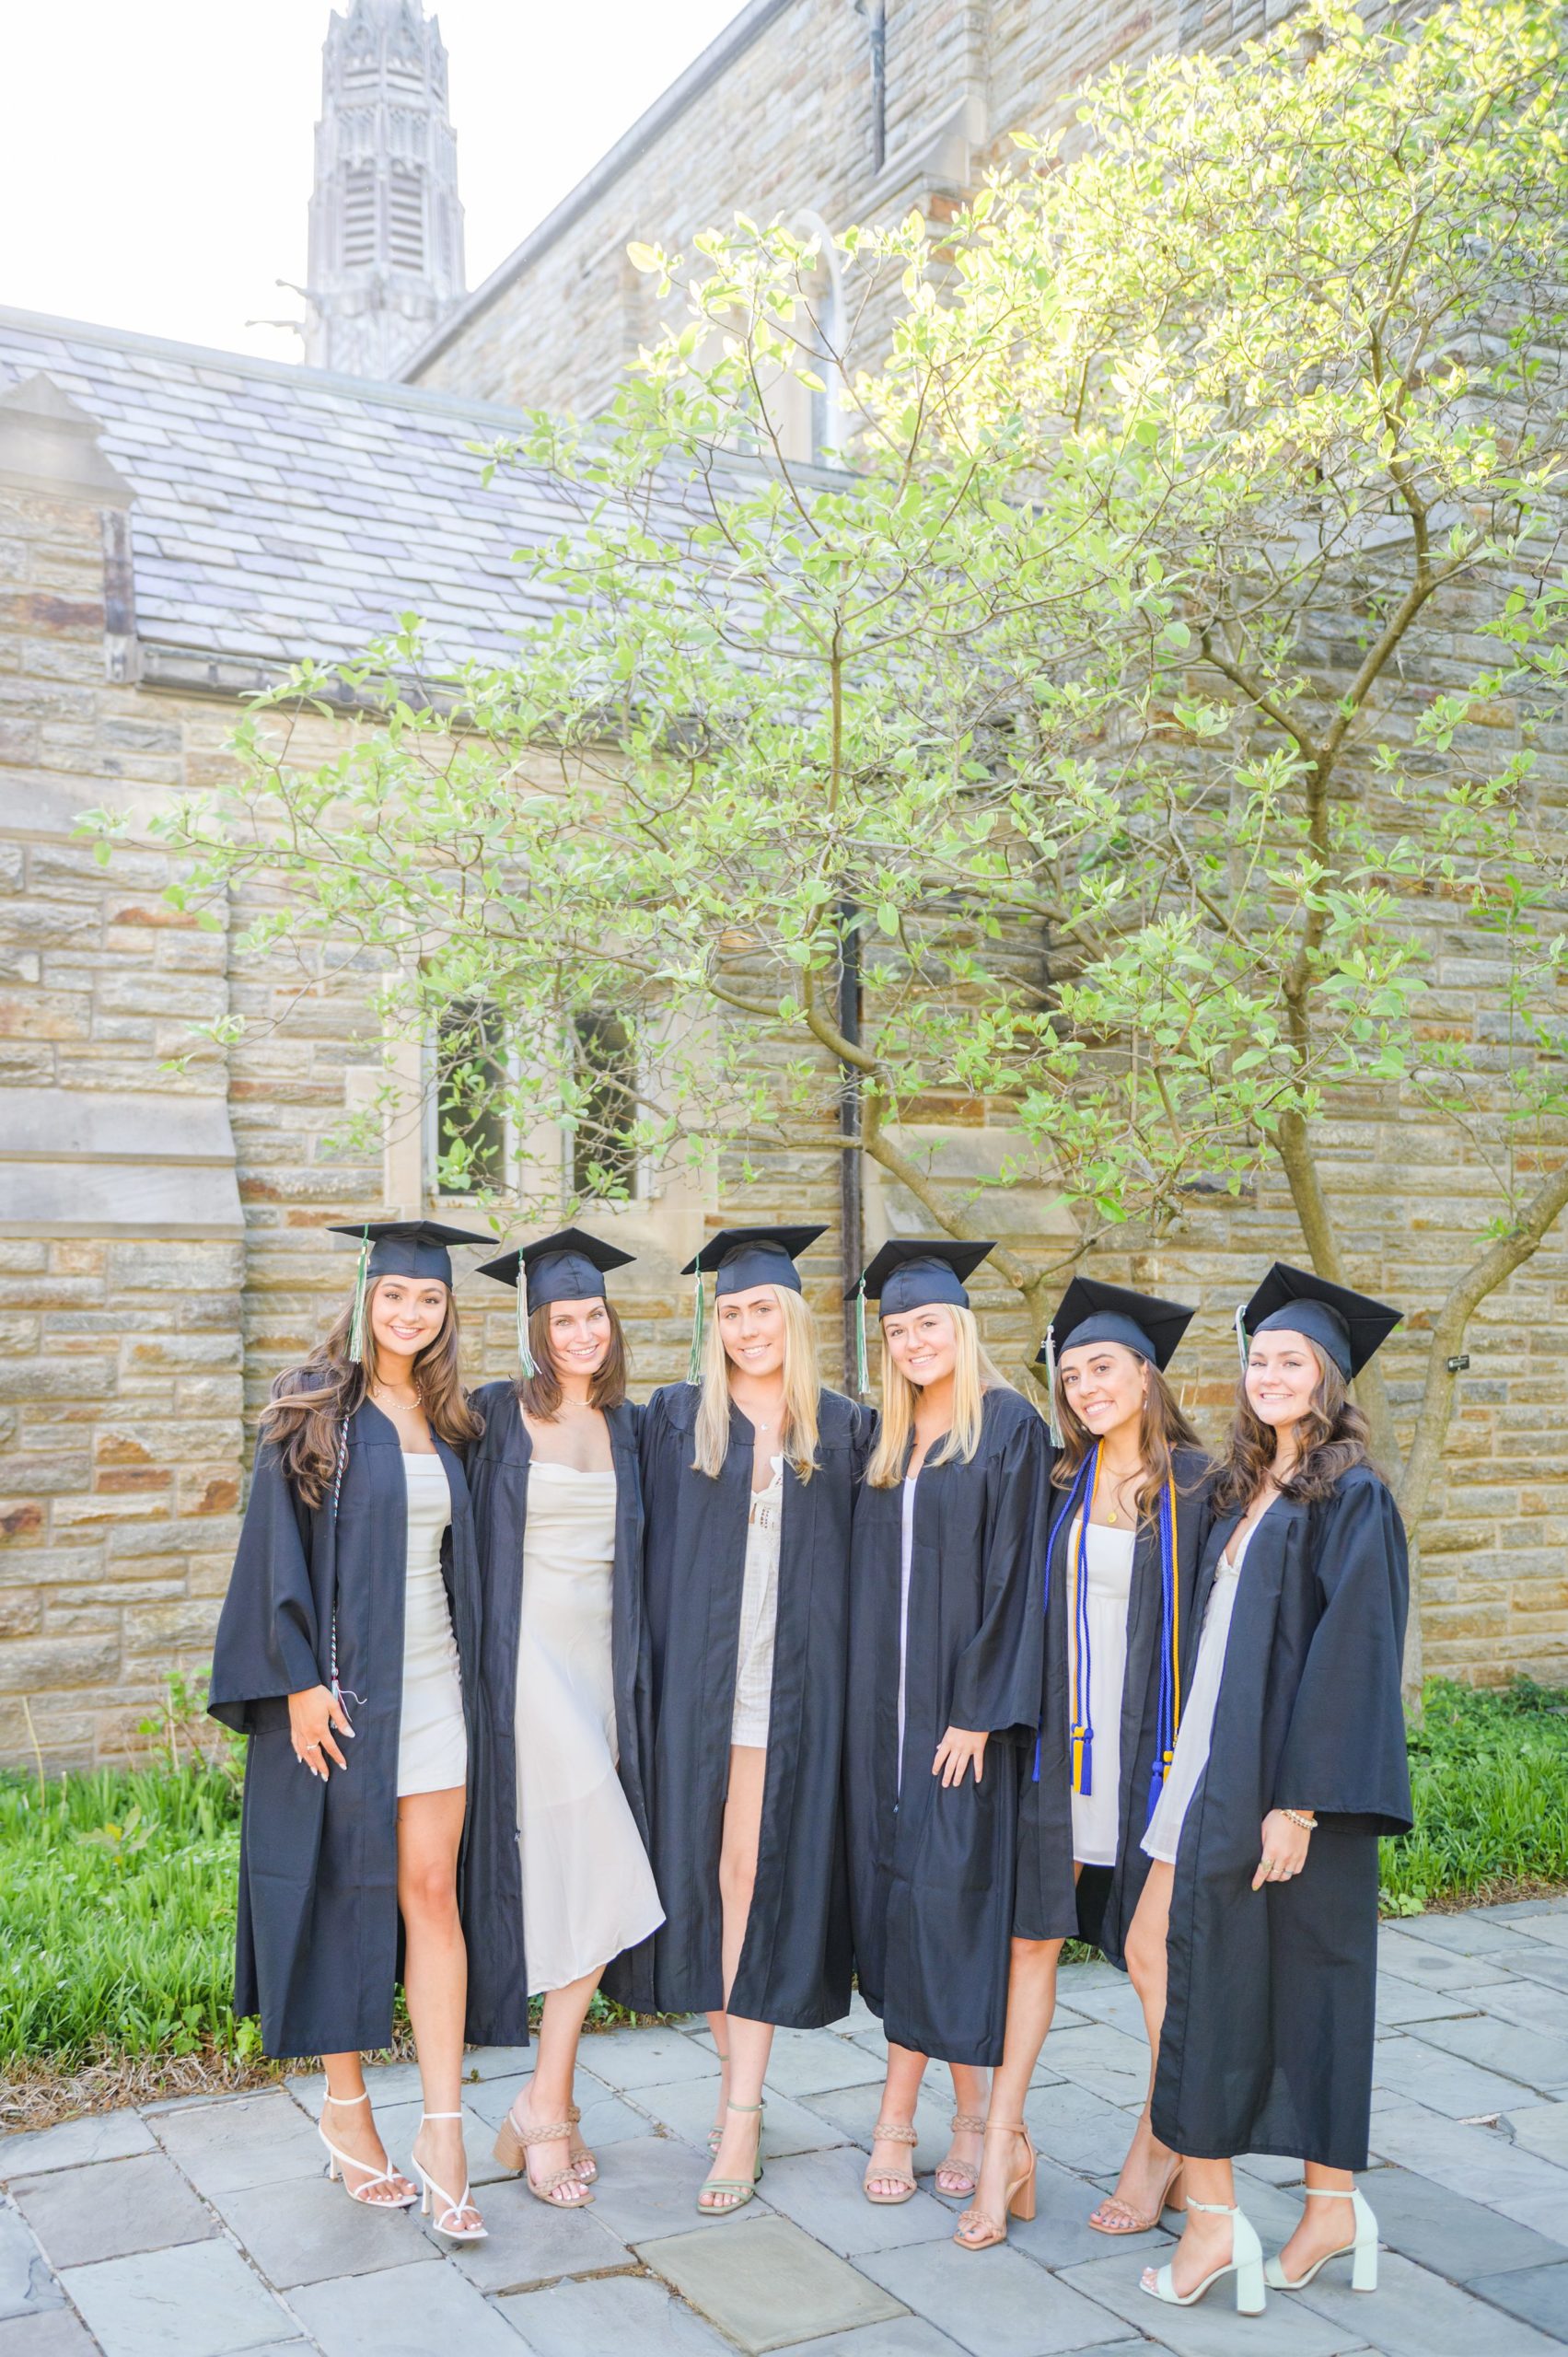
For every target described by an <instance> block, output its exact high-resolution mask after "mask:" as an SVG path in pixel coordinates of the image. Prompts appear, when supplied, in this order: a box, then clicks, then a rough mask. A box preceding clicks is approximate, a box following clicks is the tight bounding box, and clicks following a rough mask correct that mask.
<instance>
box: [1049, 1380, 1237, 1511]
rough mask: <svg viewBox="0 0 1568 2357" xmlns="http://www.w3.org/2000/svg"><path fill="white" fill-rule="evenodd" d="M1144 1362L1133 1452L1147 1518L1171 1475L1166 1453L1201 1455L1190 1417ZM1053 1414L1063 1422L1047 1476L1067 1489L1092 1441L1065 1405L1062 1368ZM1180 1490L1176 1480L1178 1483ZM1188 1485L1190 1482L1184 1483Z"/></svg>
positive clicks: (1156, 1507) (1156, 1508) (1141, 1507)
mask: <svg viewBox="0 0 1568 2357" xmlns="http://www.w3.org/2000/svg"><path fill="white" fill-rule="evenodd" d="M1146 1364H1147V1365H1148V1373H1149V1381H1148V1388H1147V1389H1146V1391H1145V1392H1144V1412H1143V1417H1142V1420H1141V1422H1140V1423H1139V1426H1138V1454H1139V1456H1140V1457H1142V1458H1143V1460H1144V1478H1143V1480H1141V1481H1140V1482H1139V1484H1138V1501H1137V1503H1138V1515H1139V1519H1140V1520H1141V1521H1147V1520H1149V1519H1150V1518H1151V1517H1152V1516H1153V1515H1156V1514H1157V1513H1158V1512H1159V1503H1160V1500H1161V1498H1163V1497H1164V1495H1165V1486H1166V1483H1167V1481H1168V1480H1170V1477H1171V1457H1172V1453H1173V1451H1175V1450H1176V1449H1179V1448H1195V1449H1197V1450H1198V1451H1199V1453H1200V1454H1201V1455H1202V1453H1203V1444H1202V1441H1201V1440H1200V1439H1199V1437H1198V1435H1197V1433H1196V1432H1195V1431H1194V1429H1193V1427H1192V1425H1191V1423H1190V1422H1189V1421H1188V1419H1187V1415H1186V1412H1185V1411H1184V1410H1183V1408H1182V1406H1181V1402H1180V1401H1179V1399H1178V1398H1177V1396H1176V1394H1175V1392H1174V1391H1173V1390H1172V1389H1171V1387H1170V1386H1169V1384H1168V1383H1167V1381H1166V1379H1165V1377H1164V1376H1163V1375H1162V1374H1161V1373H1160V1371H1159V1369H1158V1367H1157V1366H1156V1365H1155V1364H1154V1363H1153V1361H1152V1360H1151V1361H1148V1362H1146ZM1056 1414H1057V1418H1058V1421H1059V1422H1060V1423H1061V1426H1062V1447H1061V1449H1060V1451H1059V1452H1058V1455H1057V1458H1056V1462H1055V1464H1054V1465H1053V1466H1052V1467H1051V1480H1052V1481H1053V1482H1054V1483H1055V1485H1056V1487H1057V1488H1058V1489H1059V1490H1070V1489H1071V1488H1072V1486H1073V1483H1074V1480H1076V1479H1077V1474H1078V1469H1079V1467H1080V1466H1081V1465H1082V1464H1083V1461H1084V1459H1085V1457H1086V1456H1087V1455H1088V1453H1089V1451H1090V1449H1091V1448H1093V1446H1094V1445H1095V1434H1093V1433H1092V1432H1090V1430H1089V1428H1088V1426H1087V1424H1086V1423H1085V1422H1084V1421H1083V1419H1082V1417H1081V1416H1079V1415H1078V1414H1077V1413H1076V1411H1074V1409H1073V1408H1071V1407H1070V1406H1069V1405H1068V1401H1067V1395H1066V1393H1065V1392H1064V1391H1063V1387H1062V1371H1061V1369H1060V1367H1059V1368H1058V1369H1057V1373H1056ZM1178 1486H1180V1485H1178ZM1187 1486H1188V1487H1189V1488H1191V1486H1192V1485H1191V1483H1189V1484H1188V1485H1187Z"/></svg>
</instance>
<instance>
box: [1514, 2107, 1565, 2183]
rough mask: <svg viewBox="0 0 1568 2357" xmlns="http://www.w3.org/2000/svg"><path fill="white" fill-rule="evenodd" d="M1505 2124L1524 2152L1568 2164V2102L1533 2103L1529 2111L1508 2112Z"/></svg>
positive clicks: (1561, 2164) (1560, 2165) (1560, 2166)
mask: <svg viewBox="0 0 1568 2357" xmlns="http://www.w3.org/2000/svg"><path fill="white" fill-rule="evenodd" d="M1502 2125H1503V2126H1504V2128H1506V2129H1507V2130H1509V2131H1510V2132H1511V2134H1512V2136H1513V2139H1514V2142H1515V2143H1516V2144H1517V2145H1519V2146H1521V2147H1522V2149H1523V2150H1524V2151H1525V2152H1527V2153H1539V2154H1540V2156H1541V2159H1542V2160H1543V2161H1551V2162H1552V2163H1553V2164H1554V2165H1555V2166H1556V2167H1558V2168H1568V2103H1539V2104H1531V2105H1530V2107H1529V2108H1528V2109H1527V2111H1520V2112H1508V2113H1507V2114H1506V2115H1505V2116H1504V2119H1503V2122H1502Z"/></svg>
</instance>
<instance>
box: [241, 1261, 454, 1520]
mask: <svg viewBox="0 0 1568 2357" xmlns="http://www.w3.org/2000/svg"><path fill="white" fill-rule="evenodd" d="M377 1282H379V1281H377ZM375 1294H376V1286H375V1285H372V1286H371V1288H370V1292H369V1295H367V1296H366V1305H365V1357H364V1360H363V1362H362V1363H361V1364H359V1365H358V1366H355V1365H354V1362H353V1361H352V1359H351V1358H350V1357H349V1354H348V1336H349V1328H350V1326H351V1325H352V1324H353V1322H354V1311H353V1308H352V1306H349V1307H345V1308H344V1309H343V1310H341V1311H340V1312H339V1314H338V1316H337V1317H336V1318H334V1319H333V1321H332V1326H331V1331H330V1332H329V1334H328V1336H327V1339H326V1341H323V1342H318V1343H317V1345H316V1348H315V1349H314V1350H313V1351H312V1352H311V1353H310V1355H309V1357H308V1359H307V1360H306V1362H305V1364H304V1365H303V1366H296V1367H290V1368H289V1370H288V1372H287V1374H286V1375H280V1376H279V1377H278V1379H277V1381H276V1382H275V1383H274V1384H273V1396H272V1398H271V1399H270V1400H269V1401H268V1402H267V1405H266V1406H265V1407H264V1408H263V1409H262V1411H261V1438H262V1440H263V1441H266V1442H268V1443H269V1444H270V1445H271V1446H273V1448H275V1449H276V1450H277V1453H278V1455H279V1457H281V1458H282V1460H283V1469H284V1473H285V1477H286V1478H287V1480H288V1481H289V1484H290V1486H291V1487H292V1488H293V1489H294V1490H296V1492H297V1493H298V1494H299V1496H300V1497H301V1498H302V1499H303V1500H304V1502H305V1504H307V1505H308V1506H319V1504H320V1503H321V1500H322V1499H323V1498H324V1497H325V1495H326V1493H327V1492H328V1491H329V1490H330V1489H331V1485H332V1481H333V1478H334V1476H335V1475H336V1472H337V1465H338V1440H339V1434H341V1432H342V1430H343V1423H344V1421H345V1419H346V1418H348V1417H350V1416H352V1415H353V1414H354V1411H355V1409H356V1408H358V1407H359V1406H360V1405H361V1404H362V1402H363V1401H364V1400H365V1399H366V1397H367V1396H368V1393H369V1389H370V1386H371V1385H372V1384H373V1383H374V1382H375V1381H376V1380H377V1374H376V1337H375V1335H374V1333H373V1332H372V1331H371V1328H370V1303H371V1301H372V1300H373V1299H374V1297H375ZM413 1387H414V1389H415V1391H416V1392H417V1393H418V1394H419V1404H420V1406H421V1407H422V1408H423V1409H424V1413H425V1416H426V1418H427V1420H428V1422H429V1424H430V1428H431V1430H432V1432H435V1433H438V1434H440V1436H441V1438H442V1439H443V1440H444V1441H446V1442H447V1446H449V1447H452V1448H461V1447H463V1446H465V1444H466V1443H467V1442H469V1441H470V1440H474V1439H476V1438H477V1437H478V1435H479V1434H480V1432H481V1431H482V1425H481V1423H480V1420H479V1418H478V1417H477V1416H476V1415H475V1413H474V1411H473V1410H472V1409H471V1408H470V1406H469V1403H468V1401H467V1399H465V1398H464V1396H463V1387H462V1383H461V1380H460V1378H459V1374H458V1305H457V1303H456V1301H455V1300H454V1299H453V1297H452V1295H451V1294H450V1293H448V1294H447V1315H446V1317H445V1318H443V1319H442V1321H441V1330H440V1332H439V1333H438V1334H437V1335H436V1340H435V1341H433V1342H427V1343H426V1344H425V1346H424V1350H423V1351H421V1353H419V1356H418V1357H417V1358H416V1359H415V1361H414V1363H413Z"/></svg>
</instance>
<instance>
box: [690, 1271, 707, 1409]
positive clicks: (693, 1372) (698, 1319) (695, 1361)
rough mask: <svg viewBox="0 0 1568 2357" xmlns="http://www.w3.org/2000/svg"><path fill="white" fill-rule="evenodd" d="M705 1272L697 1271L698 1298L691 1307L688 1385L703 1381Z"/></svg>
mask: <svg viewBox="0 0 1568 2357" xmlns="http://www.w3.org/2000/svg"><path fill="white" fill-rule="evenodd" d="M686 1380H687V1382H688V1383H701V1382H702V1380H703V1271H701V1269H699V1270H698V1271H697V1298H696V1300H695V1301H694V1302H693V1304H692V1306H691V1357H690V1359H688V1361H687V1363H686Z"/></svg>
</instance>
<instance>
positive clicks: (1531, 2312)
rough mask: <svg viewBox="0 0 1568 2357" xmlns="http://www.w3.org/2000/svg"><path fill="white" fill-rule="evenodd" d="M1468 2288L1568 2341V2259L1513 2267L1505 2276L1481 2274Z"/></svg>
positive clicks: (1546, 2331) (1527, 2322) (1555, 2336)
mask: <svg viewBox="0 0 1568 2357" xmlns="http://www.w3.org/2000/svg"><path fill="white" fill-rule="evenodd" d="M1468 2289H1469V2290H1470V2291H1471V2292H1473V2293H1476V2295H1477V2297H1478V2298H1480V2299H1482V2300H1490V2301H1491V2302H1492V2303H1493V2305H1494V2306H1496V2307H1499V2308H1504V2309H1505V2310H1506V2311H1507V2313H1508V2314H1509V2315H1510V2316H1520V2317H1522V2318H1523V2320H1524V2322H1525V2323H1526V2324H1533V2325H1538V2326H1539V2328H1540V2329H1541V2331H1542V2332H1544V2333H1545V2334H1546V2335H1547V2336H1548V2338H1549V2339H1551V2340H1560V2341H1568V2259H1559V2260H1557V2261H1556V2263H1555V2264H1554V2265H1551V2266H1547V2267H1519V2268H1511V2269H1510V2270H1509V2271H1508V2272H1507V2273H1506V2274H1505V2275H1478V2276H1477V2277H1475V2279H1474V2280H1473V2282H1471V2283H1470V2284H1469V2286H1468Z"/></svg>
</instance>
